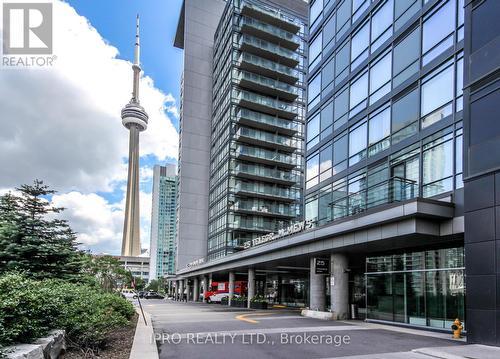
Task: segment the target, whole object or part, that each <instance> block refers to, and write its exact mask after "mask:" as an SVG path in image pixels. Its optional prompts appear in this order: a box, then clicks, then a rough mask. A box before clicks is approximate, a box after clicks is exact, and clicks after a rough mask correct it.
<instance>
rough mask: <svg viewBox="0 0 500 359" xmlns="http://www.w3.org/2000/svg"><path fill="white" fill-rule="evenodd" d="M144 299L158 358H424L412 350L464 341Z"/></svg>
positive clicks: (284, 313) (286, 313) (283, 313)
mask: <svg viewBox="0 0 500 359" xmlns="http://www.w3.org/2000/svg"><path fill="white" fill-rule="evenodd" d="M143 305H144V309H145V310H147V311H148V312H149V313H151V315H152V319H153V327H154V330H155V336H156V339H157V344H158V348H159V352H160V358H162V359H166V358H182V359H188V358H193V359H194V358H217V359H226V358H231V359H235V358H237V359H250V358H259V359H263V358H283V359H285V358H286V359H289V358H339V357H349V358H367V359H368V358H372V359H373V358H384V359H385V358H408V359H413V358H414V359H423V358H425V359H429V357H428V356H425V355H422V354H417V353H413V352H411V350H413V349H416V348H423V347H443V346H453V345H462V344H463V343H462V342H456V341H452V340H449V339H446V338H448V335H444V334H437V335H435V334H431V333H428V332H422V331H416V330H407V329H401V328H396V327H387V326H380V325H373V324H368V323H363V322H337V321H323V320H318V319H311V318H304V317H301V316H300V314H299V312H298V311H293V310H268V311H250V310H245V309H238V308H228V307H222V306H220V305H217V304H211V305H209V304H202V303H177V302H172V301H162V300H144V301H143ZM389 353H393V354H389ZM367 354H372V355H370V356H365V355H367ZM374 354H378V355H374Z"/></svg>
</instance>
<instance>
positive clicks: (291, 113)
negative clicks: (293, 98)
mask: <svg viewBox="0 0 500 359" xmlns="http://www.w3.org/2000/svg"><path fill="white" fill-rule="evenodd" d="M233 98H234V100H235V101H236V103H237V104H238V105H240V106H243V107H246V108H249V109H251V110H256V111H262V112H265V113H267V114H269V115H275V116H280V117H283V118H287V119H290V120H292V119H294V118H295V117H297V113H298V108H297V105H295V104H293V103H287V102H283V101H280V100H275V99H273V98H271V97H267V96H262V95H259V94H256V93H254V92H249V91H245V90H233Z"/></svg>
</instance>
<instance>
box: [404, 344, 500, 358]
mask: <svg viewBox="0 0 500 359" xmlns="http://www.w3.org/2000/svg"><path fill="white" fill-rule="evenodd" d="M413 352H414V353H416V354H422V355H424V356H425V357H427V358H428V357H433V358H442V359H462V358H467V359H498V358H500V347H490V346H487V345H479V344H471V345H461V346H453V347H439V348H421V349H414V350H413Z"/></svg>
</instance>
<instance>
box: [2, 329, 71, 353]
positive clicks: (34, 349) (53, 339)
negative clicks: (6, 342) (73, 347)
mask: <svg viewBox="0 0 500 359" xmlns="http://www.w3.org/2000/svg"><path fill="white" fill-rule="evenodd" d="M64 334H65V333H64V330H53V331H51V332H49V335H48V336H46V337H44V338H40V339H38V340H36V341H35V342H34V343H32V344H17V345H12V346H10V347H6V348H5V351H6V352H7V358H9V359H57V358H59V357H60V356H61V354H62V353H63V352H64V351H65V350H66V342H65V340H64Z"/></svg>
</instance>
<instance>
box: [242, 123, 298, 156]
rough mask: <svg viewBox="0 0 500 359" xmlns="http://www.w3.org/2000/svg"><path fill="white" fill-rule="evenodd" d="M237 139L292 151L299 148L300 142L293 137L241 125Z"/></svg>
mask: <svg viewBox="0 0 500 359" xmlns="http://www.w3.org/2000/svg"><path fill="white" fill-rule="evenodd" d="M235 139H237V140H238V141H240V142H245V143H248V144H251V145H257V146H263V147H268V148H272V149H277V150H280V151H284V152H290V153H291V152H295V151H296V150H297V149H298V148H297V146H298V143H297V141H296V140H294V139H293V138H290V137H285V136H281V135H276V134H273V133H269V132H263V131H259V130H254V129H253V128H247V127H240V128H239V129H238V131H236V134H235Z"/></svg>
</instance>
